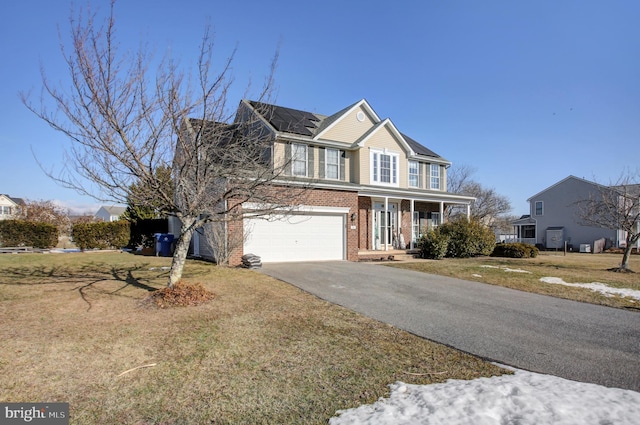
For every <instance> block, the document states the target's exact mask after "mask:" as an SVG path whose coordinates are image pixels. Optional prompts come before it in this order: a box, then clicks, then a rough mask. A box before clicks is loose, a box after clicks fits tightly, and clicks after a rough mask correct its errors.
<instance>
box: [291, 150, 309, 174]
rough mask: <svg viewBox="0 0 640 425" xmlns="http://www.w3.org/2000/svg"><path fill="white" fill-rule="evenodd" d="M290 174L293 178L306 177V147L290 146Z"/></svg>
mask: <svg viewBox="0 0 640 425" xmlns="http://www.w3.org/2000/svg"><path fill="white" fill-rule="evenodd" d="M291 172H292V174H293V175H294V176H298V177H306V176H307V145H302V144H299V143H293V144H292V145H291Z"/></svg>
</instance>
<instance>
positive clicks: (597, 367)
mask: <svg viewBox="0 0 640 425" xmlns="http://www.w3.org/2000/svg"><path fill="white" fill-rule="evenodd" d="M261 271H262V273H265V274H267V275H270V276H272V277H275V278H277V279H280V280H282V281H284V282H288V283H290V284H292V285H294V286H297V287H298V288H300V289H302V290H304V291H306V292H309V293H311V294H313V295H315V296H317V297H319V298H322V299H324V300H327V301H330V302H332V303H335V304H338V305H341V306H344V307H346V308H349V309H351V310H354V311H357V312H359V313H362V314H364V315H366V316H368V317H371V318H373V319H376V320H379V321H381V322H384V323H388V324H391V325H393V326H396V327H398V328H400V329H403V330H406V331H408V332H411V333H414V334H416V335H419V336H421V337H423V338H427V339H429V340H432V341H435V342H439V343H441V344H445V345H448V346H451V347H454V348H456V349H458V350H461V351H464V352H467V353H471V354H474V355H476V356H479V357H482V358H484V359H487V360H491V361H495V362H498V363H502V364H505V365H509V366H513V367H516V368H520V369H525V370H529V371H533V372H538V373H545V374H551V375H555V376H559V377H562V378H566V379H571V380H574V381H581V382H589V383H595V384H600V385H604V386H608V387H616V388H624V389H631V390H634V391H640V313H638V312H633V311H626V310H622V309H615V308H610V307H603V306H597V305H592V304H586V303H579V302H574V301H568V300H563V299H559V298H553V297H548V296H543V295H536V294H530V293H527V292H521V291H516V290H512V289H508V288H502V287H499V286H493V285H487V284H483V283H478V282H469V281H464V280H460V279H454V278H448V277H443V276H436V275H430V274H426V273H420V272H415V271H410V270H403V269H397V268H393V267H387V266H384V265H381V264H375V263H353V262H346V261H340V262H313V263H271V264H264V265H263V266H262V269H261Z"/></svg>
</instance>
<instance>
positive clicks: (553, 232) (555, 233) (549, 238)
mask: <svg viewBox="0 0 640 425" xmlns="http://www.w3.org/2000/svg"><path fill="white" fill-rule="evenodd" d="M545 240H546V242H547V243H546V245H545V248H546V249H564V227H548V228H547V233H546V239H545Z"/></svg>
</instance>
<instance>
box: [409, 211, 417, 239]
mask: <svg viewBox="0 0 640 425" xmlns="http://www.w3.org/2000/svg"><path fill="white" fill-rule="evenodd" d="M414 202H415V201H414V200H413V199H411V208H410V210H411V218H410V219H409V223H410V226H411V227H410V228H409V230H410V232H409V234H410V235H411V245H409V247H410V248H411V249H414V248H415V247H416V242H415V240H414V235H413V210H414V208H415V205H414Z"/></svg>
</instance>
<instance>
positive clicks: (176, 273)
mask: <svg viewBox="0 0 640 425" xmlns="http://www.w3.org/2000/svg"><path fill="white" fill-rule="evenodd" d="M195 222H196V217H182V220H181V225H182V226H181V228H180V237H178V241H177V242H176V248H175V251H174V252H173V260H172V261H171V270H170V271H169V281H168V282H167V287H169V288H173V285H175V284H176V283H178V282H179V281H180V279H181V278H182V270H183V269H184V264H185V262H186V261H187V253H188V252H189V243H190V242H191V238H192V237H193V233H194V232H195V230H196V229H195Z"/></svg>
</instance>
